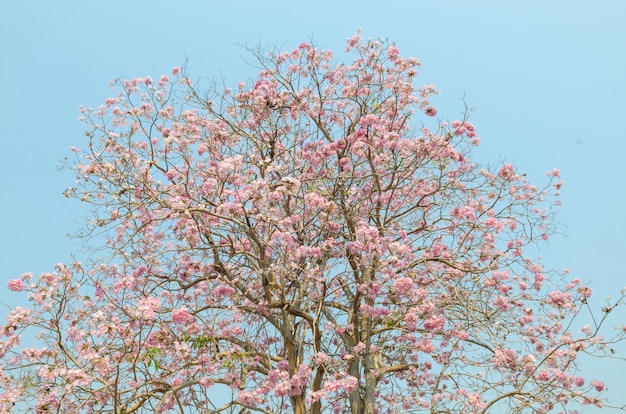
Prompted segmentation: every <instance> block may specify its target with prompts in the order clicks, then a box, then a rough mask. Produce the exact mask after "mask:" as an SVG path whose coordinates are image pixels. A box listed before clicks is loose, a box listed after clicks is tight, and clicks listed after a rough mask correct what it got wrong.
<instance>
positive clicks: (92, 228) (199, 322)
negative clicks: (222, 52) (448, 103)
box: [0, 34, 623, 414]
mask: <svg viewBox="0 0 626 414" xmlns="http://www.w3.org/2000/svg"><path fill="white" fill-rule="evenodd" d="M345 52H346V59H348V60H347V63H338V62H337V61H336V60H335V58H334V56H333V53H332V52H330V51H327V50H321V49H319V48H317V47H315V46H314V45H313V44H311V43H302V44H300V45H299V46H298V47H296V48H294V49H293V50H292V51H290V52H285V53H280V52H269V53H264V52H262V51H253V52H252V55H253V57H254V58H255V65H257V66H258V68H259V73H258V77H257V78H256V79H254V80H253V81H251V82H249V83H240V84H239V85H238V87H236V88H233V89H229V88H222V87H220V86H219V84H218V83H215V84H213V85H211V86H210V87H208V89H203V88H201V87H200V86H198V85H195V84H194V83H193V82H192V80H191V79H190V77H189V76H187V74H186V70H180V69H178V68H175V69H174V70H173V71H172V74H171V75H168V76H161V77H160V78H159V79H152V78H150V77H145V78H133V79H129V80H117V81H115V82H114V83H113V87H114V89H115V91H116V94H115V96H113V97H111V98H110V99H107V100H106V102H105V103H104V105H102V106H100V107H98V108H95V109H92V108H83V109H82V114H83V120H84V122H85V124H86V126H87V132H86V136H87V142H86V143H85V144H84V145H82V146H81V149H78V148H72V150H73V151H74V153H75V161H68V166H69V167H70V168H72V169H73V170H74V171H75V172H76V182H75V184H74V185H73V187H71V188H69V189H68V190H67V191H66V193H65V194H66V196H68V197H73V198H77V199H79V200H81V201H83V202H85V203H88V204H90V205H91V206H92V207H93V208H92V211H93V218H92V219H91V220H90V221H89V222H88V223H86V224H85V232H86V233H87V234H91V235H94V234H97V235H99V236H98V237H96V238H94V240H103V238H104V239H106V241H105V243H103V245H102V246H99V247H101V250H99V251H98V257H97V258H95V257H94V258H91V259H90V260H89V261H88V262H85V263H81V262H79V261H76V262H75V263H71V264H68V265H63V264H59V265H58V267H57V269H56V271H55V272H51V273H45V274H42V275H41V276H40V277H39V278H37V279H33V278H32V275H30V274H24V275H22V277H21V278H19V279H14V280H12V281H10V282H9V288H10V289H11V290H13V291H26V292H28V299H29V301H30V304H31V305H30V307H28V308H23V307H16V308H14V309H13V310H11V312H10V313H9V315H8V317H7V322H6V325H3V326H0V332H2V333H3V337H2V338H1V339H0V388H2V389H3V392H2V393H1V394H0V410H3V412H11V410H13V409H14V407H15V404H16V403H17V404H20V402H21V403H22V404H27V405H28V409H29V410H30V412H37V413H43V412H62V413H115V414H130V413H144V412H145V413H152V412H156V413H169V412H172V413H190V412H197V413H267V414H270V413H282V412H284V413H295V414H305V413H307V414H308V413H311V414H315V413H322V412H323V413H331V412H332V413H351V414H373V413H399V412H403V413H409V412H431V413H487V412H497V411H496V409H499V410H501V411H502V412H510V413H546V412H550V411H553V410H557V411H561V412H574V411H571V410H575V409H576V408H578V407H579V406H580V405H581V404H582V405H589V404H595V405H598V406H601V405H602V399H601V392H602V391H603V388H604V385H603V384H602V382H601V381H600V380H598V379H594V378H584V376H583V375H582V374H581V373H580V372H579V370H578V369H577V360H578V359H579V357H580V356H581V355H586V354H597V355H604V354H605V353H607V352H609V351H608V347H607V345H608V344H610V343H611V342H612V341H617V340H621V338H622V335H623V332H622V331H617V332H616V333H615V336H614V337H610V338H605V337H604V336H602V335H600V327H601V325H602V322H603V321H604V318H605V317H606V315H607V314H608V312H609V311H610V310H611V309H612V308H613V307H614V306H618V305H620V304H621V302H622V299H621V298H620V299H618V300H616V301H615V302H613V303H610V304H609V305H608V307H607V308H606V309H605V313H604V314H601V315H599V316H596V317H595V318H594V319H591V321H592V322H593V323H589V324H588V325H584V324H583V323H579V322H578V321H577V320H576V319H575V316H576V315H578V314H579V312H580V311H581V310H582V309H586V308H587V307H588V304H587V299H588V298H589V297H590V295H591V289H590V288H589V287H588V286H586V285H584V284H583V283H582V282H581V281H580V280H578V279H575V278H573V279H570V278H569V276H568V275H566V274H564V273H558V272H554V271H547V270H544V268H543V266H542V265H541V263H539V262H538V261H537V260H535V259H533V258H532V257H531V256H532V254H533V252H534V248H535V245H536V244H541V243H545V242H546V241H547V239H548V237H549V235H551V234H552V233H553V232H554V231H555V220H554V206H555V205H556V204H558V203H559V201H558V196H559V190H560V187H561V186H562V182H561V181H560V177H559V172H558V170H552V171H550V172H548V173H547V176H548V177H547V180H546V184H545V185H544V186H541V187H537V186H535V185H533V184H531V183H530V182H528V180H527V179H526V177H525V175H524V174H521V173H520V172H518V171H517V170H516V168H515V167H514V166H513V165H511V164H501V165H496V166H487V165H481V164H480V163H476V162H474V161H472V159H471V155H472V154H471V151H472V148H473V147H475V146H477V145H479V143H480V140H479V138H478V135H477V132H476V129H475V127H474V125H473V124H472V123H470V122H469V119H468V117H467V116H464V117H462V118H461V119H456V120H450V121H448V120H445V119H444V118H442V117H441V115H440V114H439V113H438V112H437V109H436V107H435V106H434V105H433V103H432V102H431V101H430V100H431V99H432V95H433V94H436V93H437V91H436V89H435V87H434V86H433V85H426V86H420V87H416V86H415V84H416V79H417V77H418V69H419V61H418V60H417V59H415V58H403V57H401V56H400V53H399V51H398V48H397V47H396V46H395V45H393V44H391V43H389V42H387V41H384V40H366V39H363V38H362V37H361V35H360V34H357V35H355V36H353V37H351V38H350V39H348V41H347V44H346V50H345ZM466 115H469V114H468V111H466ZM529 252H530V253H529ZM31 328H35V329H36V332H38V336H37V339H36V341H35V342H36V344H35V345H33V346H31V345H30V344H29V345H28V346H24V345H20V335H23V334H25V332H27V331H28V330H29V329H31Z"/></svg>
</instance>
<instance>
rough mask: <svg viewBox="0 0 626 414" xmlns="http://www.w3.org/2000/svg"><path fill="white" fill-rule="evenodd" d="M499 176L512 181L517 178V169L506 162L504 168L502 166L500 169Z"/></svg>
mask: <svg viewBox="0 0 626 414" xmlns="http://www.w3.org/2000/svg"><path fill="white" fill-rule="evenodd" d="M498 176H500V177H502V178H504V179H505V180H507V181H512V180H513V179H514V178H515V169H514V168H513V166H512V165H511V164H504V165H503V166H502V168H500V171H498Z"/></svg>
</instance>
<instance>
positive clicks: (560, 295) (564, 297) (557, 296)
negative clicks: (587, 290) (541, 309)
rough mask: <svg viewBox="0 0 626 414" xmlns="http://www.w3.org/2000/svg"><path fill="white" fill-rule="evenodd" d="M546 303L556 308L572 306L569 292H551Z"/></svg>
mask: <svg viewBox="0 0 626 414" xmlns="http://www.w3.org/2000/svg"><path fill="white" fill-rule="evenodd" d="M548 303H549V304H550V305H552V306H556V307H569V306H571V304H572V295H571V294H570V293H569V292H561V291H552V292H550V293H548Z"/></svg>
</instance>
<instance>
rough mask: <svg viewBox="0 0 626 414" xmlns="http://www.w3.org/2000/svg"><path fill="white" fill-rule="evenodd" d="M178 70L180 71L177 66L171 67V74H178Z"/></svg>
mask: <svg viewBox="0 0 626 414" xmlns="http://www.w3.org/2000/svg"><path fill="white" fill-rule="evenodd" d="M178 72H180V68H179V67H178V66H175V67H174V68H173V69H172V75H178Z"/></svg>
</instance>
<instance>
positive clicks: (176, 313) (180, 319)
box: [172, 306, 193, 325]
mask: <svg viewBox="0 0 626 414" xmlns="http://www.w3.org/2000/svg"><path fill="white" fill-rule="evenodd" d="M192 321H193V316H191V315H190V314H189V312H188V311H187V308H186V307H184V306H183V307H182V308H180V309H174V310H173V311H172V322H174V323H176V324H179V325H183V324H186V323H190V322H192Z"/></svg>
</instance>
